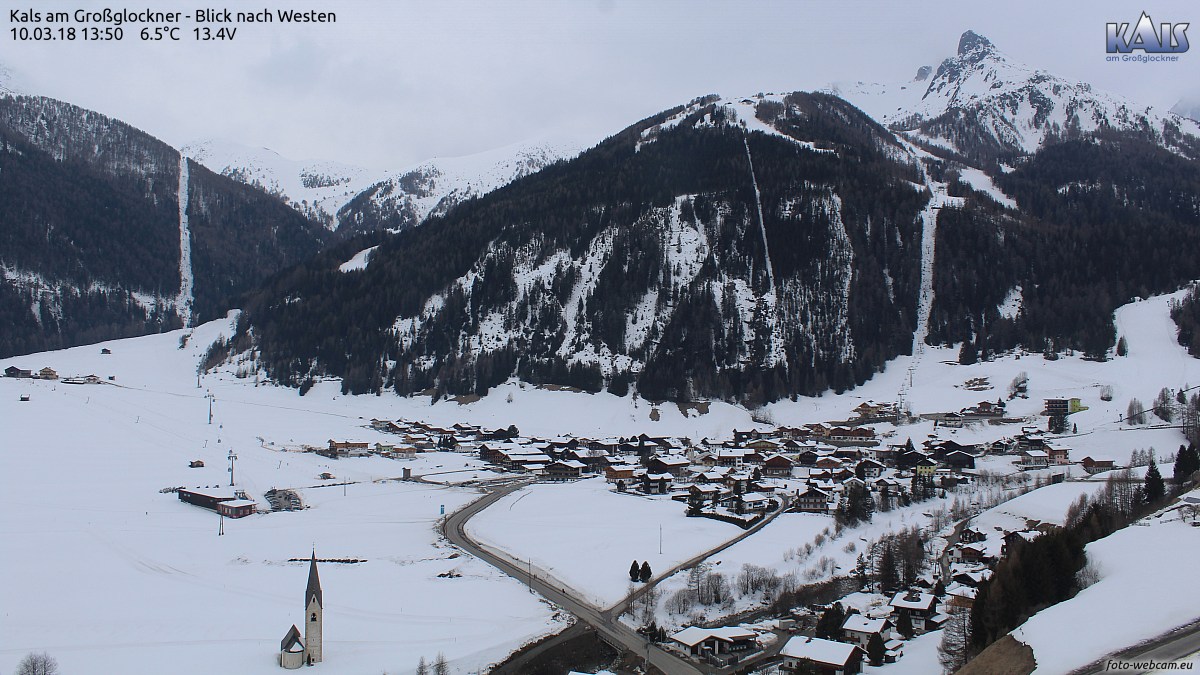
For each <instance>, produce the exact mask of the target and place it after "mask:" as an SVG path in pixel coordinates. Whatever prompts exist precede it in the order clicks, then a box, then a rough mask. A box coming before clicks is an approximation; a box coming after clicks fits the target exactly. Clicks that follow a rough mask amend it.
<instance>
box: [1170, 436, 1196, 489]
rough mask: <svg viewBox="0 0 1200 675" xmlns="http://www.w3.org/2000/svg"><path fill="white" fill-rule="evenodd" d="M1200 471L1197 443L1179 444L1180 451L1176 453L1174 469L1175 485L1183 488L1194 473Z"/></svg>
mask: <svg viewBox="0 0 1200 675" xmlns="http://www.w3.org/2000/svg"><path fill="white" fill-rule="evenodd" d="M1197 471H1200V454H1197V452H1196V446H1195V445H1189V446H1187V447H1184V446H1183V445H1180V446H1179V452H1177V453H1175V466H1174V470H1173V471H1172V479H1173V480H1174V482H1175V485H1177V486H1178V487H1180V488H1182V487H1183V486H1185V485H1187V483H1188V481H1189V480H1190V479H1191V477H1192V474H1194V473H1196V472H1197Z"/></svg>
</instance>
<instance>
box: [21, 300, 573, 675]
mask: <svg viewBox="0 0 1200 675" xmlns="http://www.w3.org/2000/svg"><path fill="white" fill-rule="evenodd" d="M221 323H222V324H223V323H224V322H221ZM221 329H222V326H221V325H216V324H209V325H206V326H204V327H201V328H200V329H198V330H197V331H196V335H195V336H194V337H193V338H192V342H191V343H189V346H188V347H187V348H185V349H182V350H181V349H179V347H178V343H179V335H180V334H179V333H174V334H170V335H162V336H152V337H147V338H139V339H134V340H124V341H119V342H113V343H109V344H108V346H109V347H111V349H112V351H113V354H111V355H105V356H101V355H100V347H99V346H92V347H81V348H77V349H72V350H67V351H63V352H56V353H50V354H40V355H38V356H37V357H36V358H33V359H29V360H30V361H31V362H34V363H37V364H38V367H41V366H43V365H49V366H52V367H54V368H55V369H57V370H58V371H59V372H60V373H61V374H63V375H72V374H84V375H86V374H89V373H93V372H94V373H97V374H100V375H101V376H102V377H104V376H107V375H109V374H112V375H115V376H116V380H115V384H118V385H121V386H113V384H104V385H69V384H64V383H61V382H58V383H55V382H49V381H31V380H13V379H11V378H0V418H3V420H4V424H3V425H2V426H0V538H3V540H4V542H5V546H4V550H5V555H3V556H0V578H4V579H5V580H7V583H6V584H5V590H4V591H3V592H2V594H0V607H2V608H3V614H2V618H0V635H3V636H4V638H3V640H2V641H0V672H11V671H12V669H13V668H14V667H15V664H16V662H17V661H19V660H20V659H21V658H22V657H23V656H24V655H25V654H26V653H27V652H29V651H32V650H39V651H40V650H45V651H48V652H49V653H51V655H53V656H54V657H55V658H57V659H58V661H59V663H60V665H61V666H62V669H63V671H64V672H69V673H161V672H163V671H164V670H166V669H170V670H171V672H178V673H212V672H231V673H274V672H277V671H278V665H276V664H277V660H276V659H277V656H278V650H279V641H280V640H281V639H282V638H283V635H284V633H285V632H286V631H287V629H288V627H289V626H291V625H292V624H293V623H297V624H300V625H303V598H304V586H305V583H306V580H307V567H306V564H305V563H303V562H289V559H292V558H302V557H306V556H308V555H309V554H310V552H311V551H312V550H313V547H314V546H315V547H316V553H317V556H318V557H323V558H359V559H365V560H366V562H362V563H358V564H335V563H326V564H322V565H321V566H320V574H321V582H322V585H323V588H324V597H325V606H326V612H325V640H324V644H325V659H326V660H325V664H326V665H325V668H326V670H329V671H330V672H337V673H370V674H372V675H375V674H378V673H380V672H382V671H385V670H386V671H387V672H392V673H396V672H400V673H404V672H412V669H413V668H415V666H416V662H417V660H418V659H419V658H420V657H421V656H424V657H426V659H427V660H432V659H433V658H434V657H435V656H436V655H437V653H438V652H443V653H445V655H446V656H447V658H448V659H450V663H451V666H452V669H453V671H454V672H462V673H465V672H475V671H478V670H479V669H481V668H483V667H484V666H486V665H487V664H489V663H493V662H496V661H499V660H501V659H503V658H504V657H505V656H506V655H507V654H508V652H510V651H511V650H513V649H515V648H516V647H518V646H519V645H520V644H522V643H524V642H526V641H528V640H531V639H534V638H536V637H538V636H540V635H542V634H544V633H546V632H549V631H553V630H557V628H558V627H559V626H560V625H561V621H562V617H557V616H555V612H554V610H553V609H552V608H550V607H548V606H547V605H545V604H544V603H542V602H539V601H538V600H537V599H536V598H535V597H534V596H531V595H530V594H529V593H528V592H527V591H525V589H524V588H523V587H522V586H521V585H520V584H518V583H517V582H515V581H513V580H510V579H508V578H506V577H504V576H503V575H502V574H500V573H499V572H497V571H495V570H494V569H492V568H491V567H489V566H487V565H485V564H483V563H481V562H479V561H477V560H475V559H473V558H470V557H466V556H461V555H459V554H457V553H456V551H455V550H454V549H453V548H451V547H448V546H445V545H444V544H443V543H441V542H440V541H439V539H440V537H439V535H438V534H437V533H436V531H435V524H436V521H437V520H438V518H439V514H440V512H441V509H442V507H444V508H445V510H446V512H450V511H452V510H454V509H456V508H458V507H460V506H461V505H463V504H465V503H467V502H468V501H471V500H472V499H474V498H475V497H476V496H477V494H476V493H475V492H474V491H471V490H466V489H457V488H446V487H438V486H435V485H426V484H422V483H414V482H396V481H388V482H374V481H377V480H381V479H385V478H389V477H394V476H398V475H400V474H401V473H402V468H403V467H410V468H412V469H413V472H414V473H415V474H418V475H420V474H425V473H438V472H443V471H463V470H466V471H478V470H479V463H478V460H473V459H469V458H466V457H463V456H461V455H457V454H455V453H429V454H428V455H426V456H424V457H422V458H420V459H417V460H413V461H393V460H387V459H382V458H365V459H343V460H336V461H335V460H329V459H326V458H324V457H320V456H317V455H314V454H311V453H300V452H293V451H288V450H285V448H295V447H296V446H298V445H299V444H301V443H309V444H313V445H321V444H323V443H325V442H326V441H327V440H328V439H329V438H337V439H343V440H347V439H348V440H363V441H373V440H387V439H386V437H384V436H383V435H381V434H376V433H375V432H372V431H371V430H370V429H368V428H365V427H364V426H363V425H364V424H365V422H364V420H362V419H359V417H358V415H357V414H354V413H355V412H356V411H357V410H359V409H361V408H363V407H364V406H363V405H362V404H363V403H376V401H374V400H372V399H367V398H364V399H361V400H357V401H356V400H351V399H343V398H340V397H339V398H337V400H334V397H332V396H328V395H327V396H319V397H314V398H313V399H308V398H304V399H300V398H298V397H296V394H295V392H293V391H286V390H281V389H276V388H272V387H258V388H255V387H254V386H253V382H252V381H238V380H236V379H235V378H232V377H229V378H227V379H224V380H221V379H218V378H205V381H204V382H203V383H202V384H203V386H204V388H205V389H201V390H197V389H196V388H195V387H196V379H195V365H194V364H195V362H196V358H197V355H198V352H200V351H203V349H204V347H206V346H207V344H208V343H209V342H211V340H212V339H214V338H215V337H216V334H217V332H219V331H220V330H221ZM25 360H26V359H18V361H25ZM209 388H211V389H212V391H213V392H214V394H215V396H216V402H215V404H214V419H213V424H212V425H211V426H210V425H209V424H208V401H207V400H205V399H204V398H203V397H202V394H203V393H204V391H205V390H206V389H209ZM20 394H29V395H30V400H29V401H27V402H20V401H18V397H19V395H20ZM385 401H386V400H385ZM378 403H379V404H378V405H377V406H376V407H377V408H378V410H377V411H375V412H378V413H380V414H385V413H386V412H387V410H386V408H387V406H386V405H384V404H383V403H384V401H380V402H378ZM369 417H370V416H369V415H368V417H367V419H368V420H369ZM218 440H219V442H218ZM231 448H232V449H233V450H234V451H235V452H236V453H237V461H236V464H235V471H236V473H235V476H236V478H237V483H238V486H239V487H241V488H243V489H245V490H246V491H247V492H248V493H249V495H250V497H252V498H254V499H256V500H257V501H258V502H259V504H260V507H262V508H264V509H265V508H266V506H267V505H266V502H265V500H264V499H263V497H262V493H263V491H265V490H267V489H269V488H271V487H281V488H282V487H289V488H298V492H299V493H300V496H301V497H302V499H303V500H304V503H305V504H306V505H307V506H308V507H309V508H307V509H306V510H304V511H300V512H281V513H270V514H260V515H253V516H250V517H247V518H243V519H238V520H232V519H225V522H224V531H225V534H224V536H218V526H219V518H218V516H217V514H215V513H213V512H211V511H207V510H204V509H201V508H199V507H196V506H192V505H189V504H184V503H182V502H180V501H179V500H178V499H176V496H175V495H174V494H169V493H168V494H161V493H160V492H159V490H160V489H162V488H164V487H168V486H187V487H192V486H200V485H228V477H229V475H228V473H227V467H228V462H227V461H226V459H225V457H226V453H227V451H228V450H229V449H231ZM195 459H201V460H203V461H204V462H205V464H206V466H205V467H204V468H199V469H189V468H188V462H189V461H191V460H195ZM325 471H328V472H331V473H333V474H334V475H335V476H336V477H337V479H336V480H335V481H333V483H335V484H333V485H328V484H329V483H331V481H322V480H319V479H318V475H319V474H320V473H321V472H325ZM442 475H443V476H445V477H446V478H450V477H451V476H455V475H463V474H442ZM342 480H348V481H350V484H349V485H346V486H343V485H341V484H340V481H342ZM321 484H326V485H328V486H327V487H315V486H318V485H321ZM450 571H454V572H456V573H457V574H461V575H462V576H461V577H456V578H439V577H438V575H439V574H442V573H445V572H450Z"/></svg>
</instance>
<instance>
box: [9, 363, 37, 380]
mask: <svg viewBox="0 0 1200 675" xmlns="http://www.w3.org/2000/svg"><path fill="white" fill-rule="evenodd" d="M4 376H5V377H26V378H28V377H33V371H32V370H25V369H23V368H18V367H16V366H9V367H7V368H5V369H4Z"/></svg>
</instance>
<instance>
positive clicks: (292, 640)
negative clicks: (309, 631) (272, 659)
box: [279, 624, 304, 652]
mask: <svg viewBox="0 0 1200 675" xmlns="http://www.w3.org/2000/svg"><path fill="white" fill-rule="evenodd" d="M294 648H295V649H294ZM279 651H281V652H299V651H304V639H303V638H301V637H300V629H299V628H296V624H292V628H291V630H289V631H288V632H287V635H284V636H283V641H282V642H280V643H279Z"/></svg>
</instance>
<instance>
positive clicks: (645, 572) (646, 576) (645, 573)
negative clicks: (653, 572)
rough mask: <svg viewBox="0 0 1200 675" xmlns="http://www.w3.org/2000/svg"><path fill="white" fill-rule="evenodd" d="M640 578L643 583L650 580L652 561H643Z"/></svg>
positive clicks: (639, 572) (639, 573)
mask: <svg viewBox="0 0 1200 675" xmlns="http://www.w3.org/2000/svg"><path fill="white" fill-rule="evenodd" d="M638 578H639V579H640V580H641V581H642V583H646V582H648V581H650V563H649V562H648V561H643V562H642V568H641V570H639V571H638Z"/></svg>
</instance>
